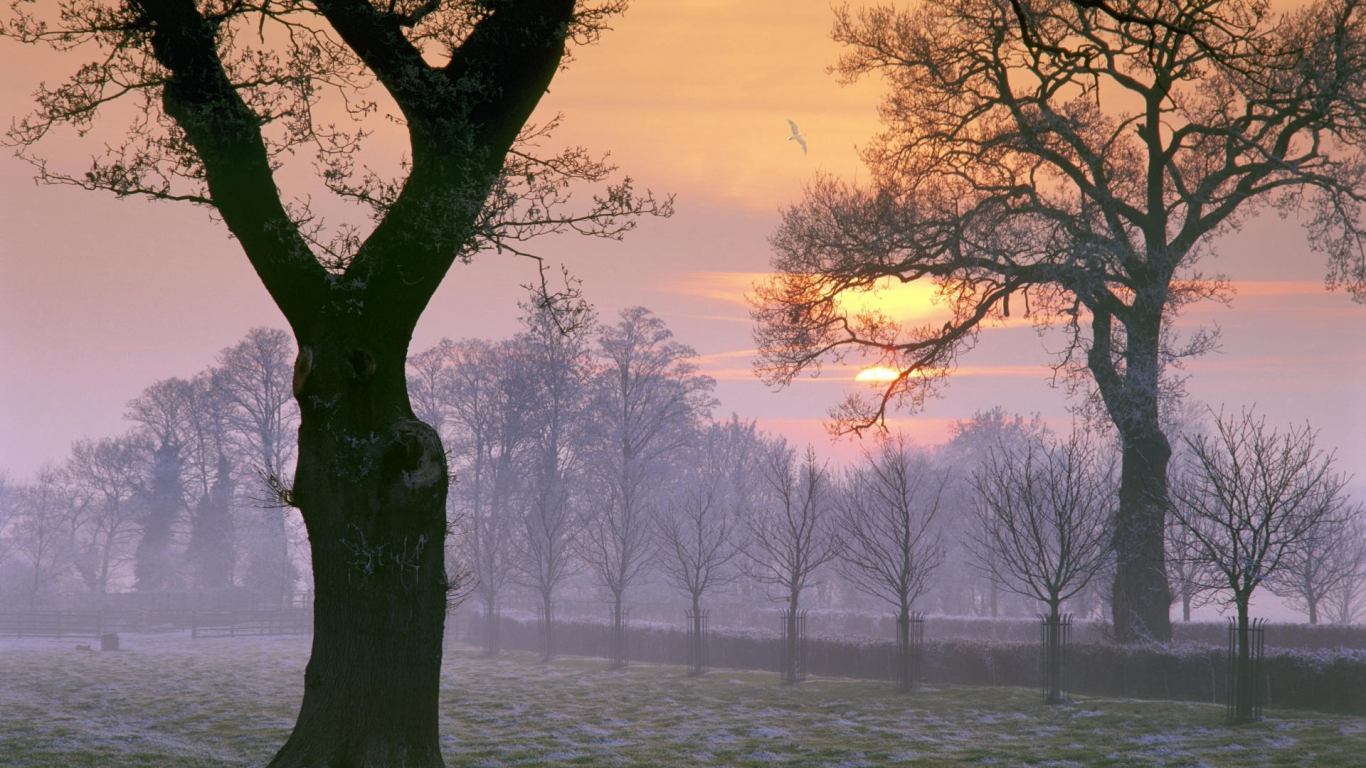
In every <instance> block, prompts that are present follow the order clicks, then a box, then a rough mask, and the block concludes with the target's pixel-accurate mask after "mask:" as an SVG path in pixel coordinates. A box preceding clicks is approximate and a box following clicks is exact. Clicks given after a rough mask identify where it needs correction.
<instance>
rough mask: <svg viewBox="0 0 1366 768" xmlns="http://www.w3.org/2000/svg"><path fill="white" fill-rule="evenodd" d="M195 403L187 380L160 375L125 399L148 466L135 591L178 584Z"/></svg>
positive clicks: (192, 389)
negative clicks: (148, 454)
mask: <svg viewBox="0 0 1366 768" xmlns="http://www.w3.org/2000/svg"><path fill="white" fill-rule="evenodd" d="M193 408H194V387H193V385H192V384H191V383H190V382H189V381H186V380H185V379H181V378H170V379H162V380H161V381H158V382H155V383H154V384H152V385H151V386H149V387H147V388H146V389H145V390H143V391H142V394H141V395H139V396H138V397H136V398H134V399H133V400H131V401H129V403H128V412H127V413H126V414H125V415H124V418H126V419H128V420H129V421H133V422H136V423H137V425H138V427H137V430H138V432H139V434H141V435H142V436H143V437H144V439H145V440H146V441H147V443H148V447H149V448H150V450H151V462H150V463H151V469H150V472H149V476H148V479H147V483H146V485H144V486H143V493H142V496H141V497H140V498H139V500H138V502H139V504H140V506H141V507H142V514H141V515H140V520H141V523H142V538H140V539H139V540H138V546H137V553H136V562H135V564H134V566H133V573H134V577H135V587H136V588H137V589H138V591H150V592H157V591H161V590H166V589H174V588H176V587H179V586H181V585H182V579H181V575H182V574H181V566H182V565H183V563H182V562H181V557H180V554H181V553H180V551H178V549H177V546H176V540H177V538H179V537H178V536H177V527H178V526H179V525H180V524H181V523H182V522H183V521H184V519H185V512H186V505H185V485H184V481H185V479H184V469H185V459H186V455H185V454H186V442H187V440H186V436H187V433H188V431H189V424H190V422H191V418H192V411H193Z"/></svg>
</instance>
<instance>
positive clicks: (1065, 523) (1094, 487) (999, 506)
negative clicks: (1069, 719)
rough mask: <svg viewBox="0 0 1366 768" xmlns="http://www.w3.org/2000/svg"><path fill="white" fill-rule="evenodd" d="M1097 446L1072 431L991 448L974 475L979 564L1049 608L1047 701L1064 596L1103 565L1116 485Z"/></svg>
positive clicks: (1056, 688)
mask: <svg viewBox="0 0 1366 768" xmlns="http://www.w3.org/2000/svg"><path fill="white" fill-rule="evenodd" d="M1107 469H1108V468H1107V467H1106V466H1105V462H1104V461H1103V459H1102V456H1101V452H1100V448H1099V447H1098V446H1097V445H1096V443H1095V441H1094V440H1092V439H1090V438H1088V437H1087V436H1085V435H1083V434H1081V433H1079V432H1075V431H1074V432H1073V433H1072V435H1071V437H1070V438H1069V439H1068V440H1066V441H1054V440H1046V439H1035V440H1031V441H1029V442H1027V443H1025V445H1024V446H1023V448H1022V449H1019V448H1017V449H1015V450H1008V449H1005V448H1004V447H1003V448H1002V449H1001V450H998V451H995V452H993V453H992V454H991V456H990V457H989V458H988V459H987V460H986V462H985V463H984V464H983V465H982V466H981V467H979V468H978V469H977V470H976V471H975V472H974V473H973V478H972V485H973V489H974V490H975V492H976V506H975V514H976V525H975V531H974V538H973V540H972V544H971V548H972V551H973V556H974V558H975V560H976V564H977V567H978V568H981V569H982V570H983V571H985V572H986V573H987V574H989V575H990V576H991V578H992V579H994V580H995V581H996V582H997V583H998V584H1000V585H1001V588H1002V589H1006V590H1010V591H1012V592H1015V593H1017V594H1021V595H1024V596H1026V597H1032V598H1034V599H1037V600H1039V601H1041V602H1043V603H1045V604H1046V605H1047V606H1048V616H1047V626H1048V628H1049V633H1048V638H1047V646H1048V648H1047V650H1048V658H1049V660H1050V664H1049V665H1048V672H1049V675H1048V698H1047V700H1048V703H1050V704H1057V703H1059V702H1060V701H1061V694H1062V690H1061V678H1060V674H1061V669H1060V667H1059V664H1058V662H1059V661H1060V658H1061V657H1060V655H1059V653H1058V650H1059V649H1058V642H1059V638H1058V634H1057V632H1058V629H1059V621H1060V618H1061V615H1060V609H1061V606H1062V604H1063V602H1064V601H1066V600H1069V599H1071V598H1073V597H1075V596H1076V595H1078V594H1080V593H1081V592H1082V590H1084V589H1086V587H1087V585H1089V584H1090V583H1091V581H1092V580H1093V579H1095V578H1096V577H1097V576H1098V575H1099V574H1101V573H1103V572H1104V569H1105V567H1106V565H1107V562H1108V557H1109V547H1108V546H1107V542H1108V540H1109V535H1110V530H1109V523H1110V519H1111V516H1112V515H1113V513H1114V486H1113V484H1112V479H1111V473H1110V472H1109V471H1107Z"/></svg>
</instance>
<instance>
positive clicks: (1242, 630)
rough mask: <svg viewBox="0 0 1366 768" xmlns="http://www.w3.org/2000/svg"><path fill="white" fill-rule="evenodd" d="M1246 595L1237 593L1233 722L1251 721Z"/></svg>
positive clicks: (1250, 669)
mask: <svg viewBox="0 0 1366 768" xmlns="http://www.w3.org/2000/svg"><path fill="white" fill-rule="evenodd" d="M1248 597H1249V596H1248V595H1238V596H1237V600H1238V674H1237V680H1236V682H1235V683H1234V688H1233V711H1234V714H1233V719H1234V721H1235V722H1239V723H1247V722H1251V721H1252V704H1253V702H1252V700H1253V697H1254V695H1255V694H1254V691H1253V690H1252V656H1251V649H1250V648H1249V647H1248V631H1247V629H1248V618H1247V603H1248Z"/></svg>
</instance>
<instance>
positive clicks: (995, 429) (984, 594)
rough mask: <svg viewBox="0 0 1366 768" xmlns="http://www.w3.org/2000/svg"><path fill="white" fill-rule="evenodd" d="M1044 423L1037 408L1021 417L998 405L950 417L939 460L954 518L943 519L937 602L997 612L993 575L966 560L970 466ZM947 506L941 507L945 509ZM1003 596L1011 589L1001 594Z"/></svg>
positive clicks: (1029, 436)
mask: <svg viewBox="0 0 1366 768" xmlns="http://www.w3.org/2000/svg"><path fill="white" fill-rule="evenodd" d="M1048 434H1050V433H1049V430H1048V427H1047V426H1046V425H1045V424H1044V421H1043V417H1041V416H1040V415H1039V414H1034V415H1033V416H1029V417H1025V416H1022V415H1020V414H1012V413H1008V412H1007V411H1006V410H1005V409H1004V408H1002V407H1001V406H995V407H993V408H989V409H986V410H982V411H978V412H976V413H974V414H973V415H972V418H970V419H964V420H959V421H955V422H954V423H953V425H952V426H951V427H950V437H949V441H948V442H947V443H945V444H944V445H943V446H942V447H941V448H940V449H939V456H940V459H941V461H942V462H943V463H944V464H945V465H946V466H948V467H951V468H953V469H954V474H953V477H952V486H951V487H950V489H949V491H951V493H952V496H953V503H952V504H951V505H950V509H951V510H952V512H953V514H954V515H955V516H956V518H957V519H953V520H944V521H943V522H944V523H945V525H944V528H945V529H947V530H948V531H949V533H948V535H947V537H946V541H945V547H946V549H947V550H948V552H947V554H946V558H945V563H944V566H943V568H942V569H941V570H940V572H939V573H940V578H939V579H938V582H939V584H938V585H937V590H938V591H939V592H940V597H941V602H944V598H948V601H949V602H950V604H953V605H959V604H962V603H963V602H966V604H967V606H968V607H969V608H971V609H972V610H973V611H975V612H976V613H977V615H979V616H992V617H995V616H998V615H1000V609H1001V603H1002V595H1001V591H1000V586H999V585H998V584H997V583H996V580H995V579H992V578H990V577H989V576H987V575H985V574H984V573H983V572H982V571H981V570H980V569H977V568H975V567H973V566H972V558H971V557H970V554H971V553H970V552H969V549H968V546H969V544H970V541H969V538H970V536H969V534H970V531H971V529H972V525H971V521H970V516H971V509H972V496H973V490H972V482H971V480H972V472H973V470H974V469H976V468H977V467H978V466H980V465H981V464H982V463H983V462H985V461H986V460H987V459H988V458H989V457H990V456H991V452H992V451H993V450H997V451H999V450H1000V449H1001V447H1002V446H1009V447H1015V446H1020V447H1023V445H1024V444H1025V443H1027V442H1028V441H1030V440H1034V439H1038V438H1041V437H1043V436H1045V435H1048ZM946 511H947V510H946ZM1005 597H1006V598H1007V599H1009V598H1010V597H1011V595H1009V594H1007V595H1005Z"/></svg>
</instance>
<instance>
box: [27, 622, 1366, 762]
mask: <svg viewBox="0 0 1366 768" xmlns="http://www.w3.org/2000/svg"><path fill="white" fill-rule="evenodd" d="M308 644H309V641H308V639H307V638H279V639H271V638H264V639H242V638H238V639H216V640H198V641H192V640H190V639H189V638H186V637H176V636H159V637H152V636H137V635H132V636H128V637H126V638H125V645H126V647H127V649H128V650H126V651H122V652H119V653H103V654H102V653H77V652H76V651H75V650H74V643H72V642H70V641H61V642H58V641H50V640H24V641H13V640H0V745H3V746H2V747H0V764H3V765H5V766H10V765H13V766H34V767H35V768H37V767H42V768H47V767H48V766H124V765H129V766H131V765H137V766H149V767H150V768H161V767H162V766H165V767H167V768H169V767H170V766H177V767H179V766H202V767H205V768H207V767H214V768H217V767H218V766H243V765H263V764H265V763H266V762H267V761H268V760H269V758H270V756H271V755H272V754H273V753H274V751H275V749H277V748H278V747H279V745H280V744H282V743H283V741H284V739H285V738H286V737H287V736H288V734H289V730H290V727H291V726H292V723H293V718H294V715H295V713H296V712H297V708H298V705H299V700H300V698H301V696H302V690H303V689H302V686H303V667H304V664H305V663H306V661H307V656H308ZM1223 716H1224V709H1223V707H1222V706H1210V705H1199V704H1187V703H1160V702H1136V701H1106V700H1100V699H1086V700H1084V701H1083V702H1078V704H1077V705H1076V706H1074V707H1051V708H1050V707H1044V706H1042V705H1040V704H1039V702H1038V694H1037V692H1036V691H1032V690H1020V689H1003V688H954V687H948V688H944V689H941V690H938V691H921V692H917V693H915V694H912V695H898V694H896V693H895V692H894V691H893V690H892V686H891V685H890V684H888V683H878V682H868V681H848V680H831V679H822V678H812V679H811V680H809V681H808V682H806V683H804V684H802V685H800V686H782V685H779V684H778V681H777V676H776V675H774V674H772V673H757V672H739V671H731V670H727V671H724V672H720V673H714V674H711V675H707V676H704V677H702V678H688V677H685V676H682V675H680V674H679V670H678V669H677V668H673V667H659V666H651V665H644V664H640V665H632V666H630V667H628V668H626V669H625V670H623V671H620V672H615V673H608V672H607V671H606V670H605V669H604V665H603V663H602V662H601V661H600V660H585V659H573V658H568V659H561V660H559V661H556V662H554V663H552V664H542V663H540V662H539V660H538V659H536V658H535V657H534V656H531V655H524V654H508V655H504V656H500V657H496V658H492V659H490V658H483V657H480V656H477V655H476V652H475V651H472V650H469V649H464V648H452V649H448V651H447V654H446V660H445V668H444V672H443V679H442V693H441V717H442V721H441V748H442V750H443V753H444V755H445V757H446V761H447V764H448V765H452V766H456V765H483V766H513V765H561V764H566V763H573V764H574V765H581V766H659V765H669V766H714V765H727V766H731V765H733V766H751V767H752V766H765V767H767V766H811V767H812V768H815V767H817V766H819V767H821V768H825V767H828V766H864V765H898V764H915V763H919V764H925V765H938V764H962V765H972V764H977V765H1003V766H1006V765H1009V766H1015V765H1025V764H1029V765H1057V766H1067V765H1093V764H1096V763H1098V762H1101V761H1104V760H1106V758H1107V757H1108V758H1110V762H1111V763H1112V764H1114V765H1116V766H1124V767H1127V766H1167V765H1173V766H1197V765H1206V766H1210V767H1211V768H1234V767H1235V766H1236V767H1237V768H1253V767H1254V766H1272V765H1282V764H1302V765H1308V764H1309V763H1305V762H1304V760H1303V756H1304V755H1307V754H1313V755H1314V761H1313V764H1314V765H1323V766H1352V765H1361V759H1360V755H1362V754H1366V727H1363V726H1362V721H1361V719H1360V718H1346V717H1332V716H1326V715H1313V716H1310V715H1297V714H1293V713H1284V712H1279V711H1278V712H1276V713H1275V717H1274V719H1269V720H1268V721H1267V722H1264V723H1258V724H1254V725H1251V726H1239V727H1238V728H1231V727H1228V726H1226V725H1225V724H1224V722H1223Z"/></svg>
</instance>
